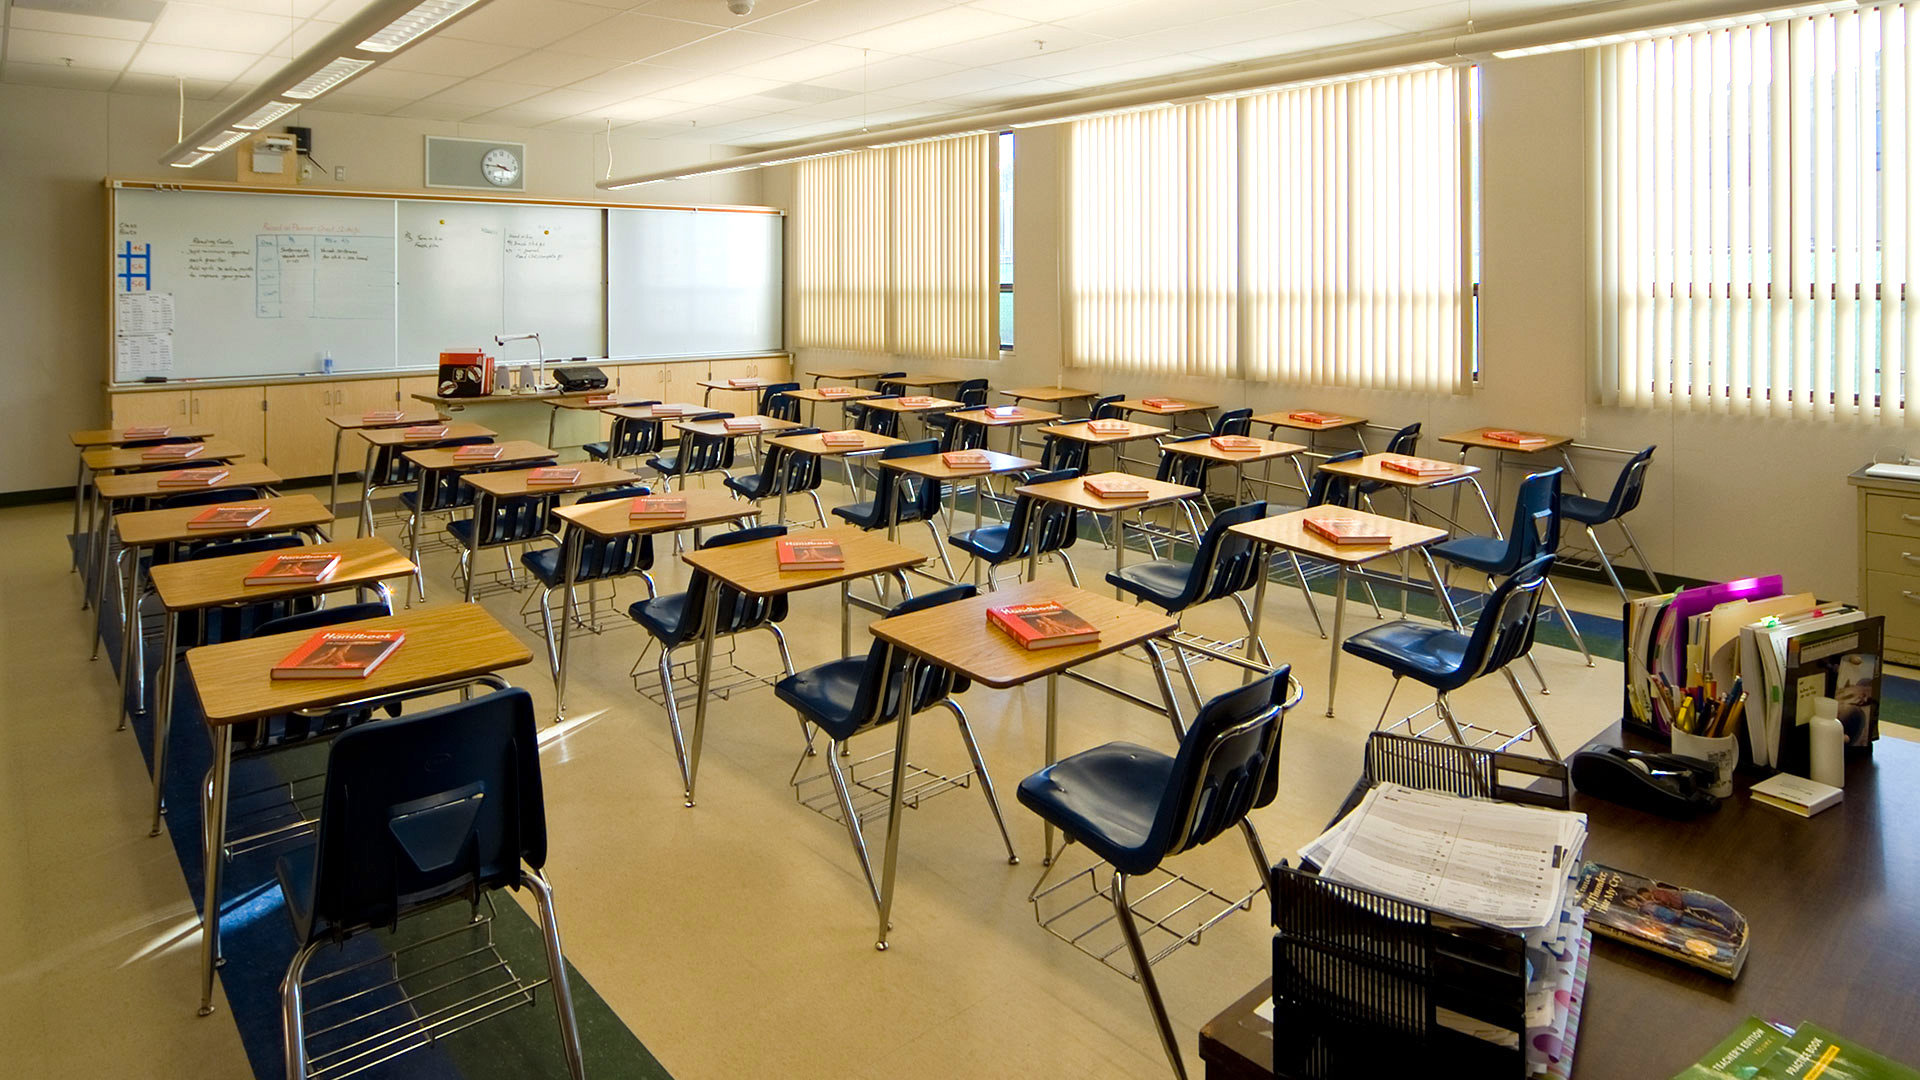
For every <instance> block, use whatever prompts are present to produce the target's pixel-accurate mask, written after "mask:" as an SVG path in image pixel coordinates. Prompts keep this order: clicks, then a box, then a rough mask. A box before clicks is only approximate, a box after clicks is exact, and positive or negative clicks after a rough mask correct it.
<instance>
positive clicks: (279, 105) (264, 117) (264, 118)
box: [233, 101, 300, 131]
mask: <svg viewBox="0 0 1920 1080" xmlns="http://www.w3.org/2000/svg"><path fill="white" fill-rule="evenodd" d="M299 107H300V104H299V103H298V102H294V101H269V102H267V103H266V104H265V105H262V106H260V107H259V108H257V109H255V110H253V114H252V115H251V116H248V117H247V118H246V119H244V120H235V121H234V122H233V126H234V127H237V128H242V129H244V130H246V131H259V130H260V129H261V128H263V127H266V126H267V125H268V124H271V123H273V122H274V121H275V120H278V119H280V118H281V117H283V116H285V115H287V114H288V113H290V112H292V111H293V110H295V109H297V108H299Z"/></svg>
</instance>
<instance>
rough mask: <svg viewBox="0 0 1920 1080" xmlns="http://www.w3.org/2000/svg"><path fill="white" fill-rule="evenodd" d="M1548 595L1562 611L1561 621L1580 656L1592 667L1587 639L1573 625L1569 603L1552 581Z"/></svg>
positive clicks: (1591, 657)
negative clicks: (1568, 607) (1565, 625)
mask: <svg viewBox="0 0 1920 1080" xmlns="http://www.w3.org/2000/svg"><path fill="white" fill-rule="evenodd" d="M1547 595H1548V596H1551V597H1553V606H1554V607H1556V608H1558V609H1560V621H1561V622H1564V623H1566V624H1567V633H1569V634H1572V635H1573V643H1574V644H1575V645H1577V646H1579V648H1580V655H1581V656H1583V657H1585V658H1586V660H1587V666H1588V667H1592V666H1593V654H1592V653H1590V652H1588V651H1587V641H1586V639H1585V638H1583V637H1581V636H1580V628H1579V627H1577V626H1575V625H1573V612H1571V611H1568V610H1567V602H1566V601H1565V600H1562V599H1560V590H1559V589H1556V588H1554V587H1553V581H1552V579H1548V580H1547ZM1528 659H1532V657H1531V656H1529V657H1528Z"/></svg>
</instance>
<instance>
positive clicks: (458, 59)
mask: <svg viewBox="0 0 1920 1080" xmlns="http://www.w3.org/2000/svg"><path fill="white" fill-rule="evenodd" d="M527 53H528V50H526V49H519V48H514V47H513V46H510V45H489V44H487V43H486V42H483V41H455V40H453V39H452V38H443V37H430V38H428V39H427V40H425V41H422V42H418V43H416V44H415V45H414V46H413V47H411V48H409V49H407V50H406V51H405V52H403V53H401V54H399V55H398V56H395V57H393V58H392V59H390V60H388V61H386V62H385V63H383V64H381V65H380V66H381V67H383V68H389V69H391V70H393V71H420V72H425V73H426V74H428V75H457V76H459V77H460V78H463V79H465V78H471V77H472V76H475V75H480V74H484V73H488V72H491V71H493V69H495V68H497V67H499V66H500V65H501V64H504V63H506V62H508V61H509V60H515V59H518V58H519V57H522V56H525V55H527Z"/></svg>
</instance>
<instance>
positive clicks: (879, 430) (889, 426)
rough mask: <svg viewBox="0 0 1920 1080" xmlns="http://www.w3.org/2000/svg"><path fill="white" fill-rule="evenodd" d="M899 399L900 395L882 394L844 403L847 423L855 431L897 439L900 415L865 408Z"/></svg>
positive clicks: (885, 410)
mask: <svg viewBox="0 0 1920 1080" xmlns="http://www.w3.org/2000/svg"><path fill="white" fill-rule="evenodd" d="M900 397H901V395H900V394H897V393H894V394H886V393H882V394H877V395H875V396H873V397H870V398H861V399H860V400H859V401H849V402H847V403H846V409H847V421H848V422H849V423H851V424H852V425H853V426H854V429H855V430H857V431H866V432H871V433H872V434H875V435H885V436H886V437H887V438H889V439H897V438H899V437H900V414H899V413H897V412H893V411H892V410H889V409H871V408H868V407H867V406H869V405H870V404H872V403H873V402H876V401H897V400H899V398H900Z"/></svg>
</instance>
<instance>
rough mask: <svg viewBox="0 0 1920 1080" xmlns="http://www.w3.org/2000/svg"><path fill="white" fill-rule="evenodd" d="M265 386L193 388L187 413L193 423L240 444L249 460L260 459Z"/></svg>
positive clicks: (263, 456)
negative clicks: (206, 427)
mask: <svg viewBox="0 0 1920 1080" xmlns="http://www.w3.org/2000/svg"><path fill="white" fill-rule="evenodd" d="M266 401H267V388H266V387H264V386H222V387H216V388H213V389H205V390H202V389H195V390H194V391H193V401H192V403H191V408H189V410H188V415H189V416H191V417H192V418H193V422H194V423H196V424H205V425H206V426H208V427H210V428H212V429H213V430H215V431H217V432H219V433H220V437H221V438H223V439H226V440H228V441H230V442H234V443H237V444H239V445H240V446H241V447H242V448H243V449H245V450H246V452H247V459H248V460H250V461H263V460H265V459H266V455H267V409H266Z"/></svg>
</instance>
